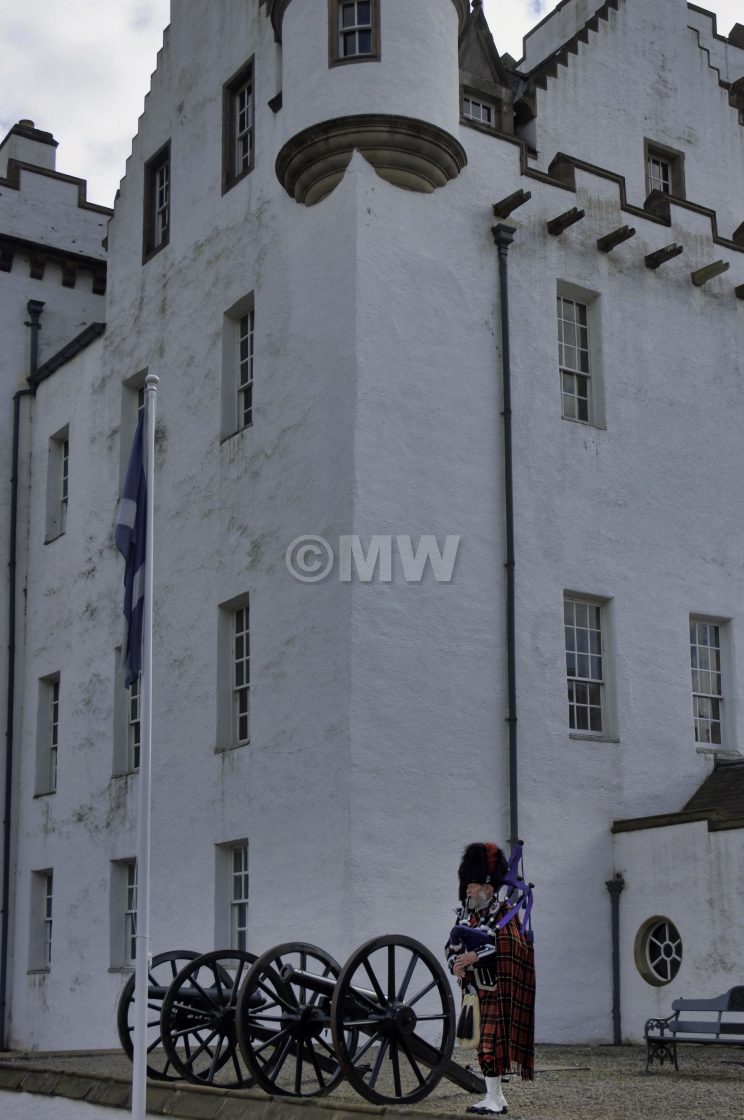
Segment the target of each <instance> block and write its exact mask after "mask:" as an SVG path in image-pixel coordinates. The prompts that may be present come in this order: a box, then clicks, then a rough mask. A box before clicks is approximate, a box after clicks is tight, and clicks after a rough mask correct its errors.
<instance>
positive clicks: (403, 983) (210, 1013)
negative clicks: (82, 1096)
mask: <svg viewBox="0 0 744 1120" xmlns="http://www.w3.org/2000/svg"><path fill="white" fill-rule="evenodd" d="M179 966H180V967H179ZM133 1003H134V978H132V979H130V981H129V982H128V984H127V985H126V987H125V988H124V991H123V992H122V995H121V999H120V1001H119V1012H118V1017H117V1022H118V1029H119V1037H120V1039H121V1043H122V1046H123V1047H124V1050H125V1051H126V1053H127V1054H129V1056H130V1058H131V1056H132V1032H133V1026H132V1023H133V1017H132V1009H133ZM148 1011H149V1014H148V1067H147V1069H148V1076H149V1077H152V1078H155V1079H160V1080H173V1079H177V1078H183V1079H185V1080H188V1081H193V1082H196V1083H198V1084H201V1085H212V1084H214V1085H221V1086H223V1087H225V1088H248V1087H250V1086H253V1085H258V1086H259V1087H261V1088H262V1089H264V1090H265V1091H266V1092H268V1093H271V1094H272V1095H273V1096H278V1095H285V1096H296V1097H311V1096H316V1095H319V1094H322V1093H328V1092H330V1091H331V1090H332V1089H333V1088H334V1087H335V1086H336V1085H337V1084H338V1083H339V1081H341V1080H342V1079H343V1078H346V1079H347V1080H348V1082H349V1083H350V1084H351V1085H352V1086H353V1088H354V1089H356V1091H357V1092H358V1093H360V1094H361V1095H362V1096H363V1097H366V1099H367V1100H369V1101H373V1102H374V1103H376V1104H395V1103H405V1102H408V1103H412V1102H414V1101H418V1100H421V1099H422V1098H423V1097H425V1096H427V1094H429V1093H430V1092H431V1091H432V1089H433V1088H434V1086H435V1085H436V1084H437V1083H438V1082H439V1081H440V1080H441V1079H442V1078H443V1077H444V1078H446V1079H447V1080H449V1081H452V1082H454V1083H455V1084H457V1085H458V1086H460V1087H461V1088H463V1089H465V1090H467V1091H469V1092H474V1093H476V1092H483V1090H484V1083H483V1081H482V1080H481V1078H479V1077H477V1076H476V1075H475V1074H473V1073H471V1072H470V1071H469V1070H466V1069H463V1068H462V1066H459V1065H458V1064H457V1063H455V1062H453V1061H452V1050H453V1046H454V1041H455V1008H454V1000H453V997H452V988H451V985H450V979H449V977H448V975H447V973H446V972H445V970H444V968H443V967H442V966H441V964H440V963H439V961H438V960H437V959H436V957H434V955H433V954H432V953H431V952H430V951H429V950H428V949H427V948H426V947H425V946H424V945H422V944H420V942H418V941H414V940H413V938H410V937H406V936H402V935H387V936H383V937H376V938H373V939H372V940H371V941H367V942H366V943H365V944H364V945H362V946H361V947H360V948H359V949H357V950H356V952H355V953H353V954H352V955H351V957H350V958H349V960H348V961H347V962H346V964H345V965H344V966H343V968H342V967H341V966H340V965H339V964H338V962H337V961H335V960H334V959H333V957H331V956H330V955H329V954H328V953H326V952H324V950H322V949H319V948H317V947H316V946H314V945H306V944H303V943H301V942H288V943H286V944H283V945H278V946H276V947H275V948H273V949H270V950H269V951H268V952H266V953H263V954H262V955H261V956H259V957H255V956H254V955H252V954H250V953H245V952H241V951H239V950H216V951H215V952H212V953H206V954H204V955H201V956H198V955H196V954H195V953H191V952H185V951H175V952H171V953H164V954H162V955H160V956H158V957H155V958H154V959H153V962H152V968H151V970H150V973H149V979H148Z"/></svg>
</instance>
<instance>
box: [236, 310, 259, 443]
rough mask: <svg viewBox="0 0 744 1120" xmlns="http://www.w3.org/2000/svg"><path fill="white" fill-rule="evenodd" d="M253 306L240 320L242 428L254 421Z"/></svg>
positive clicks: (239, 371) (239, 369)
mask: <svg viewBox="0 0 744 1120" xmlns="http://www.w3.org/2000/svg"><path fill="white" fill-rule="evenodd" d="M254 315H255V312H254V310H253V308H251V309H250V311H246V313H245V315H241V316H240V319H239V320H238V421H239V426H240V427H241V428H248V427H250V425H251V424H252V423H253V328H254Z"/></svg>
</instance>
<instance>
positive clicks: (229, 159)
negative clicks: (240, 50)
mask: <svg viewBox="0 0 744 1120" xmlns="http://www.w3.org/2000/svg"><path fill="white" fill-rule="evenodd" d="M254 164H255V98H254V77H253V59H251V60H250V61H249V62H247V63H246V64H245V65H244V66H242V67H241V68H240V70H238V72H237V73H236V74H233V76H232V78H230V80H229V81H228V82H226V83H225V85H224V86H223V89H222V192H223V194H224V192H225V191H228V190H230V188H231V187H234V186H235V184H236V183H238V182H240V180H241V179H243V178H245V176H246V175H248V174H249V172H251V171H252V170H253V167H254Z"/></svg>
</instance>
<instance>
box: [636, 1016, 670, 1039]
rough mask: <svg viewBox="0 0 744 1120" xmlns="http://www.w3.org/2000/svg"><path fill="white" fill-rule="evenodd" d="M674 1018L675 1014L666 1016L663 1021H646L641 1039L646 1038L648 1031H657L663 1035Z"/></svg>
mask: <svg viewBox="0 0 744 1120" xmlns="http://www.w3.org/2000/svg"><path fill="white" fill-rule="evenodd" d="M676 1018H677V1014H676V1012H675V1013H674V1015H667V1017H666V1018H665V1019H647V1020H646V1026H645V1028H644V1031H643V1037H644V1038H648V1033H649V1031H658V1032H659V1033H660V1034H662V1035H663V1034H664V1031H665V1030H666V1028H667V1027H668V1026H669V1024H670V1023H671V1022H673V1021H674V1019H676Z"/></svg>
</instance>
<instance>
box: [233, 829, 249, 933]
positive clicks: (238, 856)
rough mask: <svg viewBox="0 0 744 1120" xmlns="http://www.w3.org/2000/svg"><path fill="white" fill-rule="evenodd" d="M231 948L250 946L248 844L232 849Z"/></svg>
mask: <svg viewBox="0 0 744 1120" xmlns="http://www.w3.org/2000/svg"><path fill="white" fill-rule="evenodd" d="M230 857H231V874H230V881H231V891H230V948H231V949H243V950H246V949H247V948H248V845H247V844H238V845H236V846H235V847H234V848H231V850H230Z"/></svg>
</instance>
